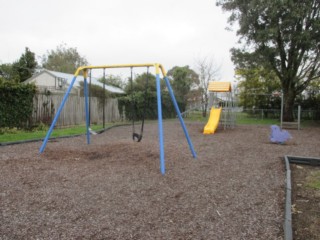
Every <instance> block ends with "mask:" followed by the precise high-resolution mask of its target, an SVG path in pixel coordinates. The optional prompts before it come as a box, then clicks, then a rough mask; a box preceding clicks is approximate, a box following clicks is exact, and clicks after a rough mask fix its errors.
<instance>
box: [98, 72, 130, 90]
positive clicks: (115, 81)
mask: <svg viewBox="0 0 320 240" xmlns="http://www.w3.org/2000/svg"><path fill="white" fill-rule="evenodd" d="M98 81H100V82H101V83H103V82H104V83H105V84H108V85H110V86H114V87H117V88H121V89H123V88H124V87H125V85H126V84H125V83H124V81H123V80H122V79H121V77H120V76H117V75H113V74H107V75H106V77H105V80H104V79H103V77H102V78H100V79H99V80H98Z"/></svg>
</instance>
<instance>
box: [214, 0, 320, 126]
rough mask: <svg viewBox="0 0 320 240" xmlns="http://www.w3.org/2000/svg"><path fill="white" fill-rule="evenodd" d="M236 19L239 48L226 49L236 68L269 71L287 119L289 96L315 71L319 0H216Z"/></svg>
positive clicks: (289, 116) (319, 55)
mask: <svg viewBox="0 0 320 240" xmlns="http://www.w3.org/2000/svg"><path fill="white" fill-rule="evenodd" d="M217 5H218V6H221V7H222V8H223V9H224V10H227V11H230V12H231V15H230V17H229V23H230V24H233V23H234V22H236V21H238V23H239V30H238V31H237V34H238V35H239V36H240V37H241V38H240V42H243V41H245V45H243V46H242V48H241V47H240V48H233V49H232V59H233V61H234V63H235V64H236V66H237V67H238V68H244V67H249V66H252V65H260V66H263V67H264V68H265V69H267V70H270V71H274V73H275V74H276V75H277V76H278V78H279V80H280V82H281V88H282V91H283V94H284V103H285V109H284V120H285V121H292V120H293V107H294V101H295V98H296V96H297V95H298V94H300V93H301V92H302V91H303V90H305V89H306V87H307V86H308V85H309V84H310V82H311V81H313V80H314V79H315V78H316V77H317V76H319V67H320V61H319V58H320V44H319V38H320V31H319V28H320V2H319V0H309V1H300V0H282V1H278V0H273V1H255V0H248V1H242V0H218V1H217Z"/></svg>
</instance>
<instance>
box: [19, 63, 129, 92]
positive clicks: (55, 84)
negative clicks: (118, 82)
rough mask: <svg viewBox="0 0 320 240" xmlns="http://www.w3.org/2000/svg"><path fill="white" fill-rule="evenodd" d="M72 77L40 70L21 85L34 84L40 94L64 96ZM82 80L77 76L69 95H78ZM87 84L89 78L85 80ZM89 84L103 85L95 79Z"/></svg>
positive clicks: (115, 88)
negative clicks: (47, 93) (48, 93)
mask: <svg viewBox="0 0 320 240" xmlns="http://www.w3.org/2000/svg"><path fill="white" fill-rule="evenodd" d="M73 77H74V75H73V74H69V73H62V72H55V71H50V70H46V69H44V70H42V71H40V72H39V73H36V74H35V75H33V76H32V77H31V78H29V79H27V80H26V81H24V82H23V83H26V84H27V83H34V84H35V85H36V86H37V88H38V90H39V91H40V92H48V91H49V92H50V93H54V94H64V93H65V92H66V90H67V88H68V87H69V86H70V84H71V81H72V79H73ZM83 81H84V78H83V76H81V75H78V76H77V79H76V81H75V83H74V85H73V88H72V90H71V92H70V93H71V94H76V95H79V93H80V82H83ZM87 81H88V83H89V78H88V79H87ZM91 84H94V85H99V86H101V87H103V84H102V83H101V82H99V81H98V79H97V78H94V77H92V78H91ZM105 89H106V90H107V91H109V92H111V93H119V94H123V93H124V91H123V90H122V89H120V88H117V87H114V86H110V85H107V84H105Z"/></svg>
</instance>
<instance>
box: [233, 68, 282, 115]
mask: <svg viewBox="0 0 320 240" xmlns="http://www.w3.org/2000/svg"><path fill="white" fill-rule="evenodd" d="M236 76H237V79H238V81H239V84H238V94H239V95H238V97H239V105H240V106H243V107H244V108H251V107H255V108H259V109H270V108H278V109H280V98H279V97H277V99H276V97H274V96H273V94H274V93H275V92H279V91H280V89H281V86H280V82H279V79H278V77H277V75H276V74H275V73H274V72H270V71H267V70H266V69H264V68H261V67H260V68H255V69H253V68H251V69H238V70H237V71H236Z"/></svg>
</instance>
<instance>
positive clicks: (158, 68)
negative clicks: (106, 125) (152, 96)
mask: <svg viewBox="0 0 320 240" xmlns="http://www.w3.org/2000/svg"><path fill="white" fill-rule="evenodd" d="M141 67H147V79H146V88H145V102H144V109H143V116H142V124H141V129H140V133H136V132H135V127H134V117H135V116H134V110H133V116H132V131H133V133H132V139H133V140H134V141H136V142H140V141H141V139H142V135H143V126H144V118H145V116H144V115H145V112H146V108H147V104H146V96H147V87H148V82H149V67H154V68H155V73H156V89H157V110H158V138H159V148H160V149H159V150H160V172H161V174H162V175H164V174H165V171H166V169H165V158H164V138H163V124H162V107H161V106H162V104H161V88H160V81H161V79H160V71H161V73H162V76H163V79H164V81H165V83H166V86H167V89H168V92H169V95H170V97H171V100H172V103H173V106H174V108H175V110H176V112H177V115H178V118H179V121H180V124H181V127H182V129H183V132H184V134H185V137H186V139H187V142H188V144H189V148H190V151H191V153H192V155H193V157H194V158H196V157H197V155H196V152H195V150H194V148H193V145H192V142H191V139H190V137H189V134H188V130H187V128H186V125H185V123H184V121H183V118H182V116H181V112H180V110H179V106H178V104H177V101H176V98H175V96H174V93H173V90H172V87H171V84H170V81H169V79H168V77H167V74H166V71H165V70H164V68H163V66H162V65H161V64H159V63H146V64H122V65H101V66H82V67H79V68H78V69H77V70H76V72H75V74H74V77H73V79H72V81H71V83H70V86H69V87H68V89H67V91H66V93H65V95H64V97H63V99H62V102H61V104H60V106H59V108H58V110H57V113H56V114H55V116H54V119H53V121H52V123H51V126H50V128H49V130H48V132H47V134H46V137H45V138H44V140H43V142H42V145H41V147H40V150H39V152H40V153H42V152H43V151H44V150H45V148H46V145H47V142H48V140H49V138H50V135H51V133H52V131H53V129H54V127H55V124H56V122H57V120H58V118H59V116H60V113H61V111H62V109H63V107H64V105H65V103H66V101H67V99H68V96H69V94H70V92H71V89H72V87H73V85H74V83H75V81H76V79H77V76H78V75H79V73H80V72H82V73H83V77H84V96H85V112H86V136H87V144H90V128H89V127H90V114H89V104H88V83H87V75H88V71H89V70H90V74H91V70H93V69H103V70H104V71H105V69H110V68H130V69H131V76H130V81H131V83H130V84H131V89H132V84H133V83H132V82H133V80H132V78H133V73H132V72H133V68H141ZM132 104H134V101H133V96H132ZM132 107H134V106H132Z"/></svg>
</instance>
